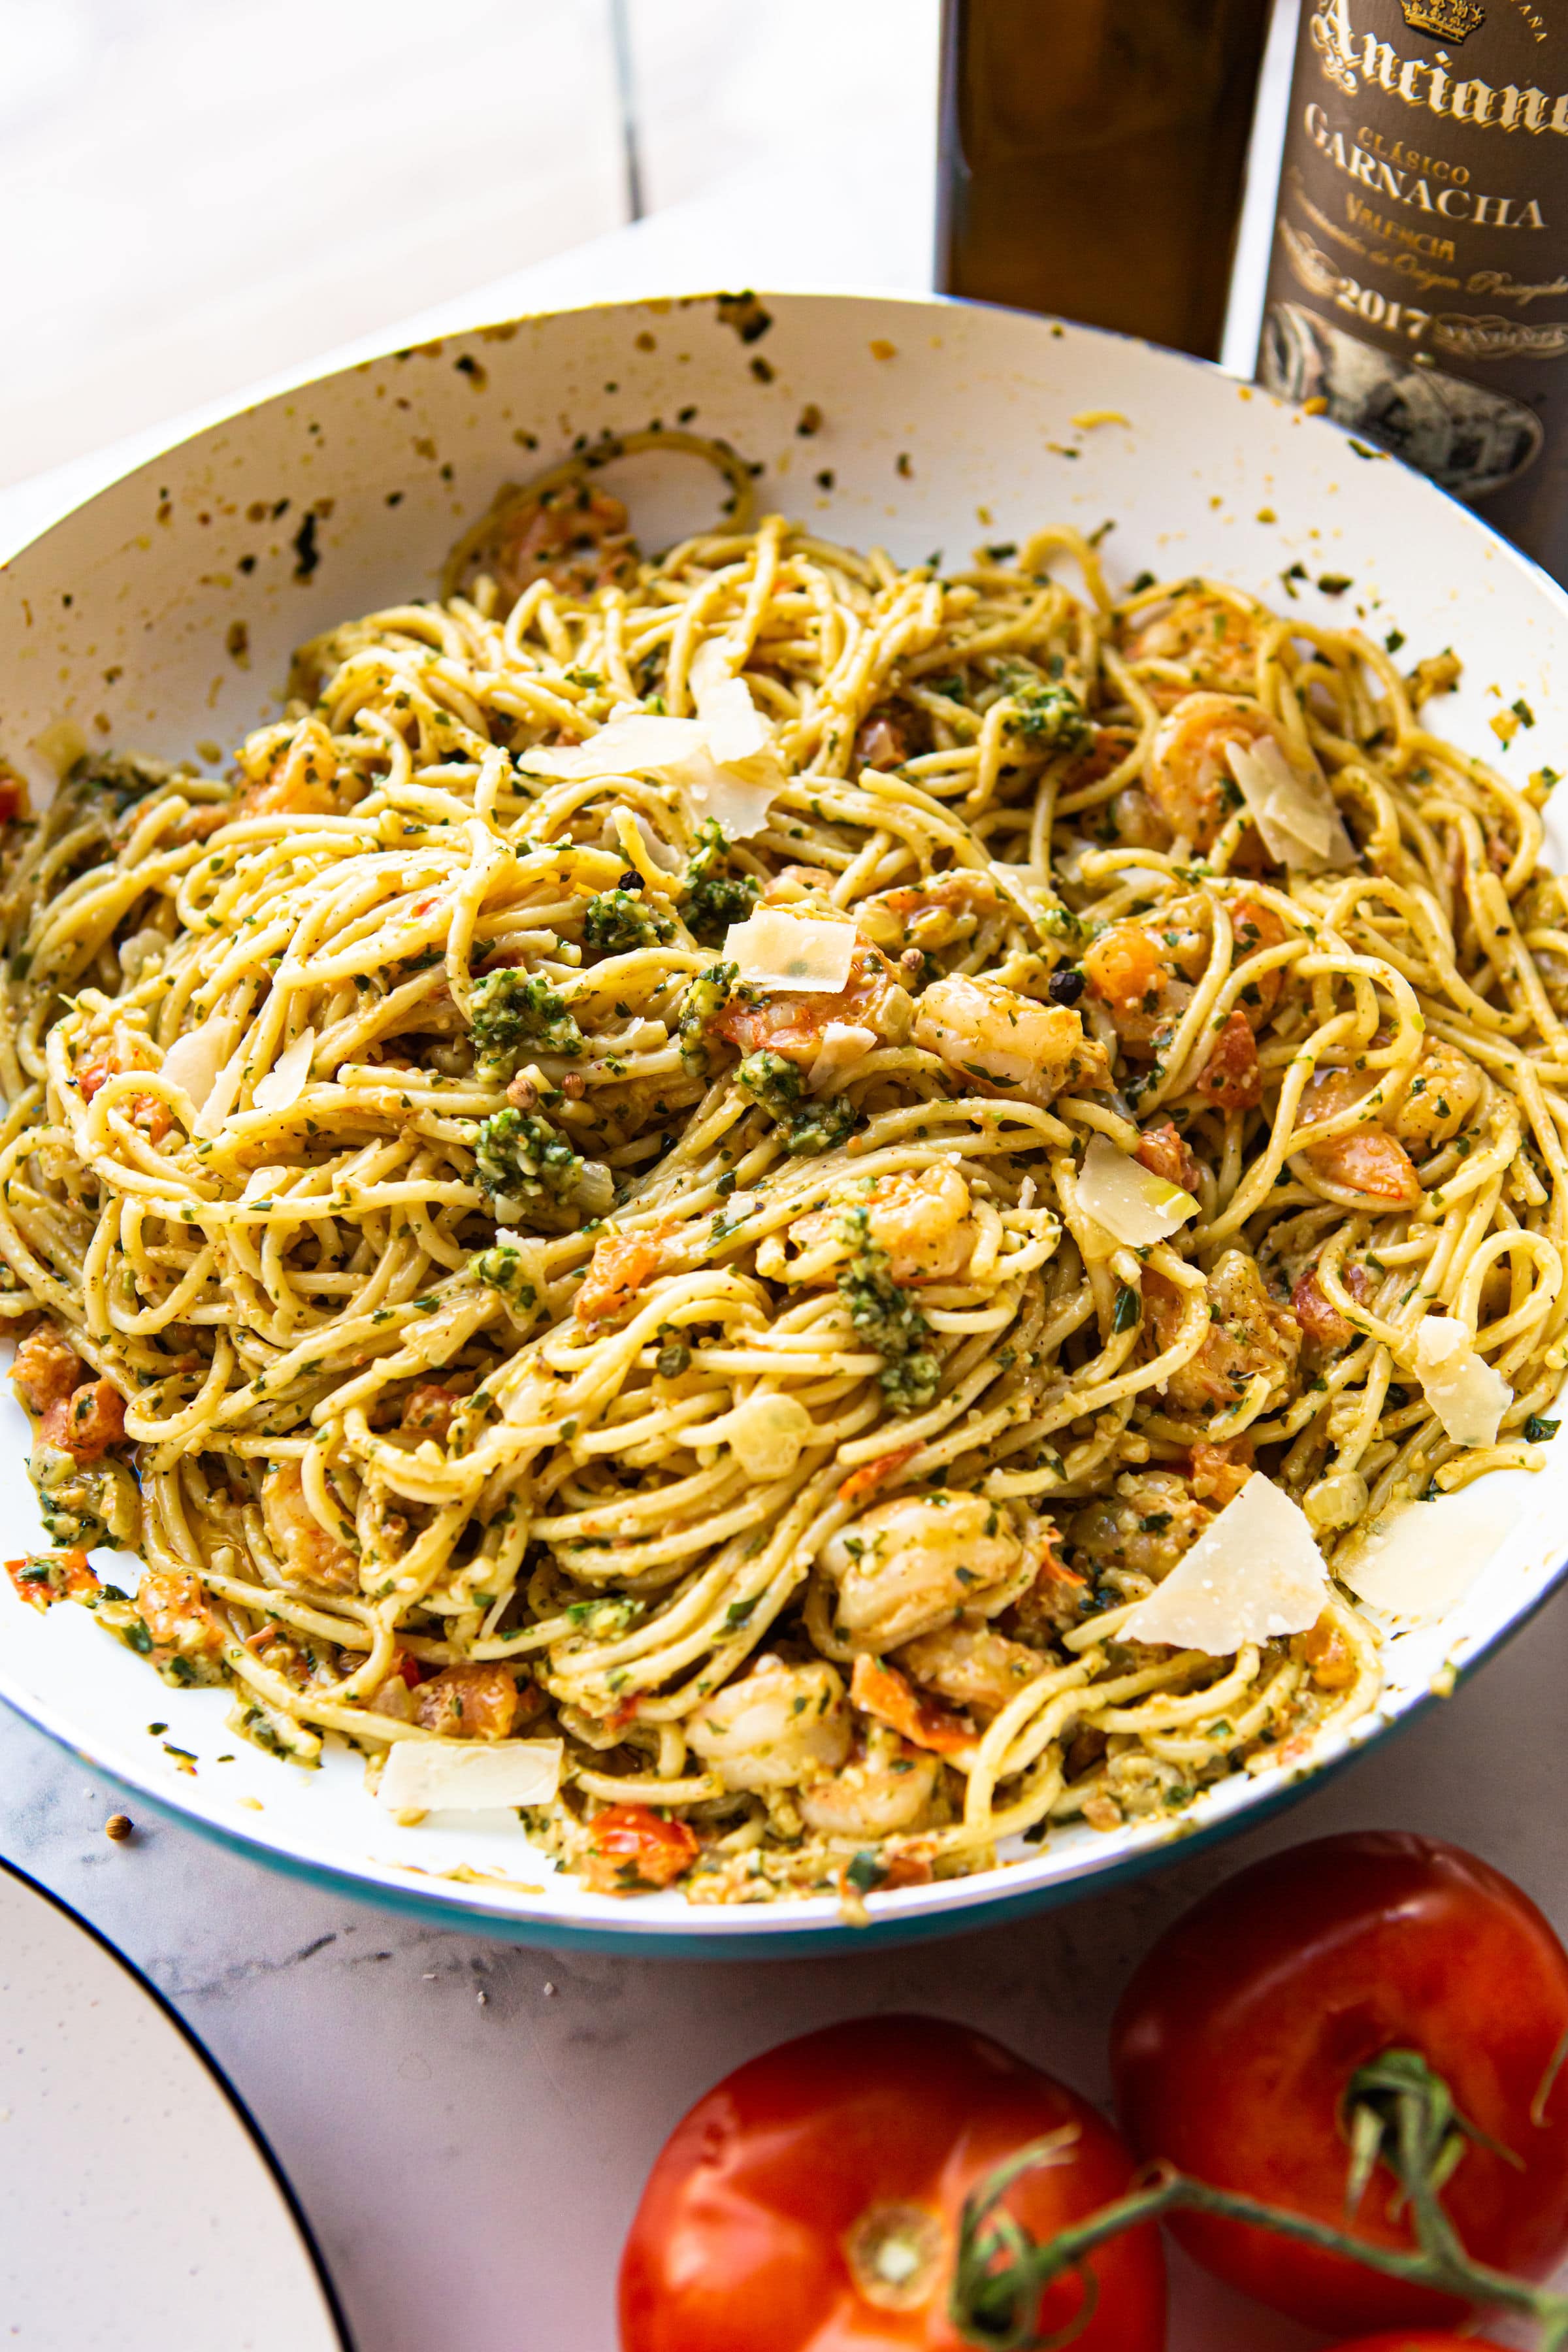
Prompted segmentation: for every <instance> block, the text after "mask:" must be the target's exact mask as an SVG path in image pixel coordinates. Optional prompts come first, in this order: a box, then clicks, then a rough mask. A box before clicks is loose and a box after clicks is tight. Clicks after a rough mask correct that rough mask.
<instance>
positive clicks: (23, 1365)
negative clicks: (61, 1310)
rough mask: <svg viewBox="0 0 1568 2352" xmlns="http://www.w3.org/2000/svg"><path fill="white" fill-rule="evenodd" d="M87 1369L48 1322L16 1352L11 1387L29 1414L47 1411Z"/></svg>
mask: <svg viewBox="0 0 1568 2352" xmlns="http://www.w3.org/2000/svg"><path fill="white" fill-rule="evenodd" d="M85 1370H87V1366H86V1365H85V1364H84V1363H83V1362H82V1360H81V1358H80V1357H79V1355H78V1354H77V1351H76V1349H74V1348H72V1347H70V1346H68V1343H67V1341H66V1340H65V1339H64V1338H63V1337H62V1335H61V1334H60V1332H59V1331H58V1330H57V1329H56V1328H55V1326H54V1324H52V1323H39V1324H38V1325H37V1326H36V1328H34V1329H33V1330H31V1331H29V1332H28V1334H27V1336H26V1339H24V1340H23V1342H22V1344H21V1346H20V1347H19V1348H18V1349H17V1350H16V1362H15V1363H14V1364H13V1365H12V1367H11V1385H12V1387H13V1388H14V1389H15V1390H16V1394H17V1395H18V1396H19V1397H20V1399H21V1401H22V1402H23V1403H24V1404H25V1405H26V1408H27V1410H28V1412H47V1411H48V1409H49V1407H50V1405H52V1404H57V1403H58V1402H59V1401H60V1399H61V1398H62V1397H68V1396H69V1394H70V1392H71V1391H72V1389H74V1388H76V1387H77V1386H78V1385H79V1382H80V1380H81V1376H82V1374H83V1372H84V1371H85Z"/></svg>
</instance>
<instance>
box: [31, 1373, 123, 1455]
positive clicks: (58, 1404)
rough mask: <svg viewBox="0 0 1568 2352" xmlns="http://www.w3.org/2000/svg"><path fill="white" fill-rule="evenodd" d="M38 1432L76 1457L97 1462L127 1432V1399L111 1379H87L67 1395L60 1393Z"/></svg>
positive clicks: (45, 1440)
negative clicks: (61, 1395)
mask: <svg viewBox="0 0 1568 2352" xmlns="http://www.w3.org/2000/svg"><path fill="white" fill-rule="evenodd" d="M38 1435H39V1436H40V1437H41V1438H42V1439H43V1442H44V1444H46V1445H55V1446H58V1448H59V1450H60V1452H61V1453H62V1454H69V1455H70V1456H71V1458H72V1460H73V1461H76V1462H96V1461H98V1460H99V1458H100V1455H102V1454H107V1453H108V1451H109V1449H110V1446H111V1445H118V1444H120V1443H121V1439H122V1438H123V1437H124V1435H125V1400H124V1399H123V1397H121V1393H120V1391H119V1390H118V1389H117V1388H116V1387H115V1385H114V1383H113V1381H83V1382H82V1385H81V1386H80V1388H78V1389H73V1390H72V1391H71V1392H70V1394H69V1396H68V1397H57V1399H56V1400H55V1402H54V1403H53V1404H52V1405H50V1407H49V1409H48V1411H47V1412H46V1413H45V1415H44V1417H43V1420H42V1422H41V1423H39V1426H38Z"/></svg>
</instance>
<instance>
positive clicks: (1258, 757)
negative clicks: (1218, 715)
mask: <svg viewBox="0 0 1568 2352" xmlns="http://www.w3.org/2000/svg"><path fill="white" fill-rule="evenodd" d="M1225 756H1226V762H1227V763H1228V765H1229V768H1230V772H1231V774H1232V775H1233V776H1234V777H1235V778H1236V781H1237V783H1238V784H1239V785H1240V787H1241V797H1242V799H1243V800H1244V801H1245V802H1246V803H1247V814H1248V815H1249V816H1250V817H1251V819H1252V821H1253V823H1254V824H1256V826H1257V827H1258V832H1259V833H1260V834H1261V835H1263V846H1264V847H1265V849H1267V851H1268V855H1269V856H1270V857H1272V858H1273V859H1274V860H1275V862H1276V864H1277V865H1280V866H1297V867H1299V868H1300V869H1302V870H1303V871H1305V872H1307V873H1309V874H1318V873H1322V872H1323V871H1325V870H1326V869H1327V868H1329V867H1331V866H1353V865H1354V864H1355V848H1354V845H1353V844H1352V841H1351V837H1350V835H1349V834H1348V833H1346V831H1345V828H1344V824H1343V823H1342V819H1341V817H1340V813H1339V810H1338V809H1337V808H1336V807H1335V805H1334V798H1333V794H1332V793H1331V792H1330V790H1329V788H1328V786H1327V784H1326V783H1324V782H1322V781H1321V778H1319V777H1316V776H1314V777H1312V778H1311V779H1310V780H1309V779H1308V778H1307V777H1305V776H1303V775H1302V774H1301V773H1300V770H1298V769H1296V768H1293V767H1292V766H1291V764H1290V762H1289V760H1288V759H1287V758H1286V757H1285V754H1284V752H1283V751H1281V750H1280V748H1279V744H1278V743H1277V742H1276V741H1275V740H1274V738H1273V736H1272V735H1262V736H1259V738H1258V740H1257V742H1255V743H1250V744H1248V743H1227V744H1226V747H1225Z"/></svg>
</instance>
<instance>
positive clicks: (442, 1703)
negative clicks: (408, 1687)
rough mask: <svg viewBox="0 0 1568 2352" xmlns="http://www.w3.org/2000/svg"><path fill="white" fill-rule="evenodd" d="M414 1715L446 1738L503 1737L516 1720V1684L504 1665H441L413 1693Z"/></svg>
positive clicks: (430, 1729) (428, 1728) (420, 1721)
mask: <svg viewBox="0 0 1568 2352" xmlns="http://www.w3.org/2000/svg"><path fill="white" fill-rule="evenodd" d="M414 1717H415V1720H416V1722H417V1723H422V1724H423V1725H424V1727H425V1728H426V1731H436V1732H439V1733H440V1734H441V1736H442V1737H443V1738H447V1739H504V1738H506V1737H507V1735H508V1733H509V1732H510V1729H511V1727H512V1725H513V1724H514V1723H515V1722H516V1720H517V1684H516V1681H515V1680H514V1678H513V1676H512V1674H511V1670H510V1667H508V1666H503V1665H499V1664H491V1665H483V1664H479V1665H476V1664H468V1663H465V1664H461V1665H456V1666H445V1667H443V1669H442V1671H441V1672H440V1673H439V1674H438V1675H432V1676H431V1678H430V1680H429V1681H428V1682H427V1683H421V1684H420V1685H419V1687H418V1689H417V1690H416V1692H415V1694H414Z"/></svg>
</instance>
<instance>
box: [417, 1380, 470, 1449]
mask: <svg viewBox="0 0 1568 2352" xmlns="http://www.w3.org/2000/svg"><path fill="white" fill-rule="evenodd" d="M461 1402H462V1399H461V1398H460V1397H457V1396H454V1395H453V1393H452V1391H451V1390H450V1389H447V1388H443V1387H442V1386H441V1384H440V1382H439V1381H420V1383H419V1386H418V1387H417V1388H416V1389H411V1390H410V1391H409V1393H408V1395H407V1397H406V1398H405V1400H404V1405H403V1426H404V1428H405V1429H407V1430H412V1431H413V1432H414V1433H416V1435H417V1436H420V1437H438V1438H444V1437H445V1436H446V1434H447V1431H448V1430H449V1429H450V1428H451V1426H452V1416H453V1415H454V1413H455V1412H457V1410H458V1405H459V1404H460V1403H461Z"/></svg>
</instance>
